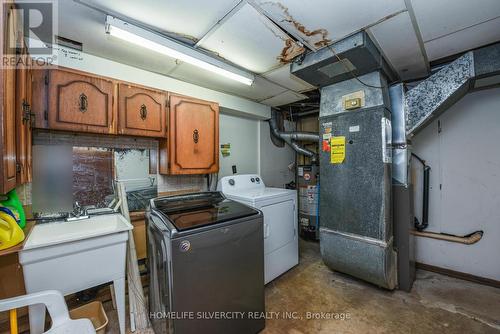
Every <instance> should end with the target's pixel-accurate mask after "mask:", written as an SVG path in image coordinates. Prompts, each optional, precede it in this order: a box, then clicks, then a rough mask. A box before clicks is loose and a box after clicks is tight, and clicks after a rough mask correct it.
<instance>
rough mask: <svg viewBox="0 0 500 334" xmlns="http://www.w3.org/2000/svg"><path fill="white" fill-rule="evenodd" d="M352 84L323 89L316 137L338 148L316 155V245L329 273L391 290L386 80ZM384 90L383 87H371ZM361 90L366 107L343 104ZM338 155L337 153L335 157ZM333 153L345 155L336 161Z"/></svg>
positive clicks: (369, 77)
mask: <svg viewBox="0 0 500 334" xmlns="http://www.w3.org/2000/svg"><path fill="white" fill-rule="evenodd" d="M360 78H361V80H362V81H363V82H370V83H371V84H372V85H373V86H372V87H367V86H363V85H362V84H361V83H360V82H359V81H358V80H356V79H350V80H346V81H342V82H338V83H335V84H333V85H330V86H327V87H323V88H322V89H321V109H320V118H319V121H320V131H321V132H320V134H321V136H322V138H327V141H328V138H330V141H332V140H336V141H339V142H340V143H341V144H340V145H339V146H340V147H341V149H340V151H339V149H338V148H336V149H335V151H333V150H334V147H333V144H331V143H330V149H328V147H326V148H327V149H323V146H322V151H321V152H320V154H319V155H320V157H319V159H320V166H321V168H320V173H321V176H320V177H321V188H320V213H321V227H320V246H321V255H322V258H323V261H324V262H325V263H326V264H327V265H328V266H329V267H330V268H332V269H334V270H336V271H340V272H343V273H346V274H349V275H352V276H355V277H358V278H361V279H363V280H366V281H368V282H371V283H374V284H376V285H378V286H381V287H384V288H387V289H394V288H395V286H396V283H397V277H396V253H395V252H394V238H393V224H392V219H391V213H392V206H391V203H392V199H391V187H392V181H391V165H392V164H391V144H390V143H391V140H390V138H391V126H390V119H391V113H390V107H389V104H388V101H389V98H388V89H387V80H386V78H385V75H384V74H383V73H380V72H372V73H368V74H365V75H363V76H361V77H360ZM374 87H383V88H374ZM359 90H363V92H364V96H365V101H364V106H363V107H360V108H358V109H355V110H345V108H343V107H342V99H343V97H344V96H346V95H347V94H351V93H353V92H356V91H359ZM339 152H340V153H339ZM333 154H340V155H342V156H343V158H341V159H340V160H336V159H334V156H333Z"/></svg>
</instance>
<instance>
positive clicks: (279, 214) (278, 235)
mask: <svg viewBox="0 0 500 334" xmlns="http://www.w3.org/2000/svg"><path fill="white" fill-rule="evenodd" d="M260 210H261V211H262V213H263V214H264V253H265V254H269V253H271V252H273V251H275V250H277V249H279V248H281V247H283V246H285V245H286V244H288V243H290V242H292V241H294V240H295V238H296V235H297V227H296V226H295V208H294V201H293V200H291V199H289V200H287V201H284V202H279V203H274V204H270V205H265V206H262V207H260Z"/></svg>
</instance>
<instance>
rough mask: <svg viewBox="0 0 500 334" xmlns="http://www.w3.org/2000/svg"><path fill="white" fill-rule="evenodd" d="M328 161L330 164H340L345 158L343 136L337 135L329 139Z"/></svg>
mask: <svg viewBox="0 0 500 334" xmlns="http://www.w3.org/2000/svg"><path fill="white" fill-rule="evenodd" d="M330 146H331V150H330V162H331V163H332V164H341V163H343V162H344V159H345V137H344V136H338V137H332V138H331V139H330Z"/></svg>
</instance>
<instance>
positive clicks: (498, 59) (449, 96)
mask: <svg viewBox="0 0 500 334" xmlns="http://www.w3.org/2000/svg"><path fill="white" fill-rule="evenodd" d="M499 82H500V43H496V44H493V45H490V46H486V47H483V48H480V49H476V50H473V51H469V52H467V53H465V54H464V55H462V56H461V57H459V58H458V59H456V60H455V61H453V62H451V63H450V64H448V65H446V66H444V67H443V68H442V69H441V70H440V71H438V72H437V73H435V74H433V75H431V76H430V77H429V78H427V79H426V80H424V81H422V82H421V83H419V84H418V85H417V86H415V87H414V88H413V89H412V90H410V91H409V92H407V93H406V94H405V107H406V109H407V110H406V132H407V134H408V135H409V136H413V135H415V134H416V133H418V132H419V131H420V130H421V129H423V128H424V127H425V126H427V125H428V124H429V123H430V122H432V120H433V119H434V118H435V117H437V116H439V115H441V114H442V113H443V112H444V111H445V110H446V109H448V108H449V107H450V106H451V105H453V104H454V103H455V102H457V101H458V100H459V99H461V98H462V97H463V96H464V95H465V94H467V92H469V90H470V89H471V88H485V87H488V86H492V85H496V84H498V83H499Z"/></svg>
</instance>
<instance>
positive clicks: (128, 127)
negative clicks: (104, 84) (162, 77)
mask: <svg viewBox="0 0 500 334" xmlns="http://www.w3.org/2000/svg"><path fill="white" fill-rule="evenodd" d="M166 104H167V93H166V92H163V91H157V90H152V89H147V88H143V87H138V86H132V85H129V84H126V83H120V84H119V85H118V120H119V133H120V134H124V135H132V136H146V137H157V138H158V137H165V136H166V111H165V110H166Z"/></svg>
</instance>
